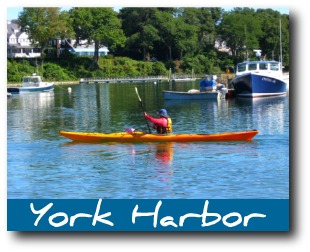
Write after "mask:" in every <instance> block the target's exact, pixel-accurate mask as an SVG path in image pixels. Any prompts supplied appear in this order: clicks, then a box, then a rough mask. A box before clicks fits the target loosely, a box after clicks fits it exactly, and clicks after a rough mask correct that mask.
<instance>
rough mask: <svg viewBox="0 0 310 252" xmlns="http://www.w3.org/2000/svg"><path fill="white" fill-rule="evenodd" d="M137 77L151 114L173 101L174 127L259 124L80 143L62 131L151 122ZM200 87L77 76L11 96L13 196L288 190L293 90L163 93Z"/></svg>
mask: <svg viewBox="0 0 310 252" xmlns="http://www.w3.org/2000/svg"><path fill="white" fill-rule="evenodd" d="M69 87H70V88H71V91H70V89H68V88H69ZM135 87H137V89H138V91H139V94H140V97H141V99H142V102H143V105H144V109H145V110H146V112H147V113H148V114H150V115H152V116H156V112H157V111H158V110H159V109H160V108H165V109H167V111H168V113H169V115H170V117H171V118H172V121H173V132H174V133H221V132H231V131H244V130H251V129H257V130H258V131H259V133H258V135H256V136H255V138H254V139H253V141H250V142H203V143H158V144H157V143H139V144H137V143H126V144H125V143H75V142H72V141H71V140H69V139H66V138H64V137H62V136H60V135H59V134H58V130H64V131H81V132H105V133H108V132H121V131H125V129H126V128H134V129H136V130H139V131H147V130H148V128H147V124H146V121H145V118H144V117H143V113H142V109H141V106H140V102H139V100H138V98H137V95H136V93H135ZM193 88H195V89H199V81H198V82H197V81H196V82H189V83H184V82H183V83H172V84H171V83H168V82H159V83H114V84H77V85H58V86H56V87H55V89H54V91H53V92H45V93H24V94H22V93H21V94H14V95H13V96H11V97H8V98H7V197H8V198H9V199H52V198H54V199H93V198H102V199H157V198H160V199H201V198H203V199H288V198H289V95H286V96H282V97H270V98H255V99H248V98H243V99H240V98H233V99H228V100H223V99H222V100H216V99H214V100H204V101H165V100H164V99H163V94H162V91H163V90H178V91H187V90H189V89H193ZM153 132H155V131H154V130H153Z"/></svg>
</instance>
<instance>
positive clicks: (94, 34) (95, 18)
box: [70, 8, 126, 66]
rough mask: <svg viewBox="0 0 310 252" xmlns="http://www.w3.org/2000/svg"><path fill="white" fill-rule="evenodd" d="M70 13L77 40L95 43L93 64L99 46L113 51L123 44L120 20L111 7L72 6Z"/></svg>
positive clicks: (95, 61) (96, 62) (123, 36)
mask: <svg viewBox="0 0 310 252" xmlns="http://www.w3.org/2000/svg"><path fill="white" fill-rule="evenodd" d="M70 13H71V20H72V26H73V29H74V31H75V33H76V38H77V41H81V40H86V41H87V43H88V44H91V43H94V45H95V49H94V58H93V63H94V65H96V66H98V57H99V48H101V47H103V46H107V47H108V48H109V50H110V51H113V50H115V48H116V47H117V46H123V45H124V42H125V39H126V38H125V35H124V32H123V30H122V29H121V21H120V19H119V18H118V17H117V13H116V12H115V11H114V10H113V9H112V8H73V9H72V10H71V11H70Z"/></svg>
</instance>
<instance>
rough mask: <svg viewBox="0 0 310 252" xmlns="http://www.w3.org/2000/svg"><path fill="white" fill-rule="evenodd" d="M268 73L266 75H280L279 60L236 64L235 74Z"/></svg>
mask: <svg viewBox="0 0 310 252" xmlns="http://www.w3.org/2000/svg"><path fill="white" fill-rule="evenodd" d="M249 72H252V73H264V74H266V73H268V75H274V76H276V75H282V68H281V64H280V62H277V61H249V62H242V63H238V64H237V71H236V75H243V74H246V73H249Z"/></svg>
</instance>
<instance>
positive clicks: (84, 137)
mask: <svg viewBox="0 0 310 252" xmlns="http://www.w3.org/2000/svg"><path fill="white" fill-rule="evenodd" d="M58 133H59V134H60V135H61V136H64V137H66V138H69V139H71V140H73V141H79V142H127V143H128V142H208V141H212V142H216V141H251V140H252V139H253V138H254V136H255V135H256V134H257V133H258V131H257V130H247V131H242V132H226V133H217V134H167V135H160V134H150V133H146V132H133V133H127V132H119V133H87V132H68V131H58Z"/></svg>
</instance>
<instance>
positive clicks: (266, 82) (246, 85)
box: [231, 73, 286, 97]
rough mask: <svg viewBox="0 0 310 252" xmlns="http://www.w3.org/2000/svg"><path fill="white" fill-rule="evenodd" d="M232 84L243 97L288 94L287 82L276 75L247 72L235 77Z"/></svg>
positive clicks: (238, 94)
mask: <svg viewBox="0 0 310 252" xmlns="http://www.w3.org/2000/svg"><path fill="white" fill-rule="evenodd" d="M231 84H232V85H233V87H234V90H235V94H236V95H237V96H241V97H265V96H280V95H285V94H286V83H285V81H283V80H281V79H277V78H274V77H269V76H264V75H259V74H254V73H246V74H244V75H241V76H238V77H235V78H234V79H233V80H232V81H231Z"/></svg>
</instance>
